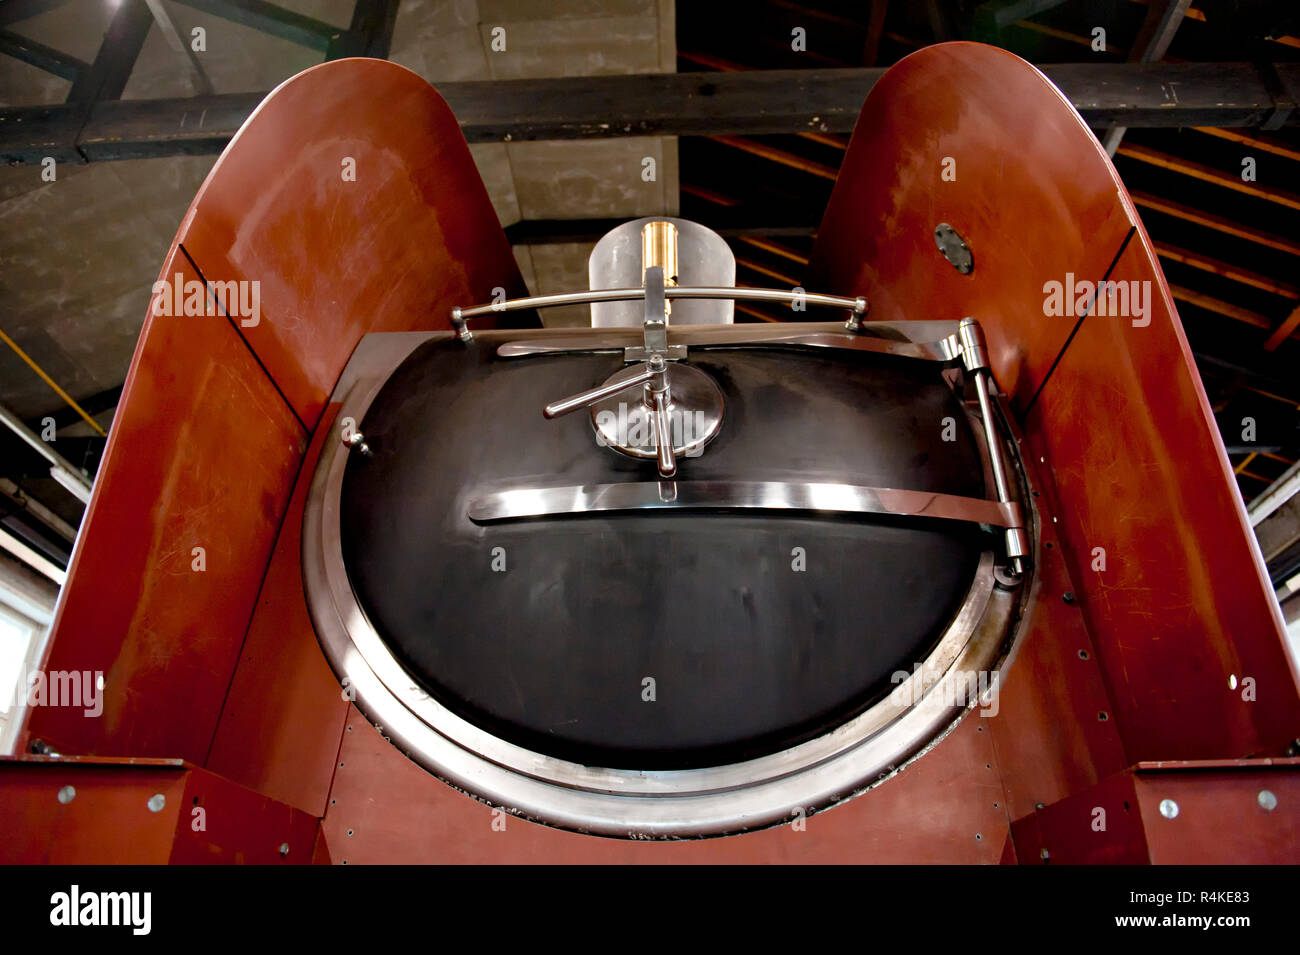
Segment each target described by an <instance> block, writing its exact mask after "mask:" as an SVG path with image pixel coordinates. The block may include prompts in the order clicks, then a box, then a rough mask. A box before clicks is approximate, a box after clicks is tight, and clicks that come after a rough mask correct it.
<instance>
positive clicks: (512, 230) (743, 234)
mask: <svg viewBox="0 0 1300 955" xmlns="http://www.w3.org/2000/svg"><path fill="white" fill-rule="evenodd" d="M705 219H706V220H707V221H705V222H704V224H705V225H707V226H708V227H709V228H710V229H712V230H713V231H714V232H716V233H718V235H720V236H722V237H723V238H724V239H746V238H768V239H770V238H788V237H798V236H810V235H812V234H813V233H815V232H816V231H817V223H815V222H812V223H803V222H785V223H779V222H773V221H770V219H766V220H762V221H760V220H752V221H746V220H744V219H741V218H739V217H734V216H731V217H729V216H727V215H726V214H725V213H716V214H713V215H710V216H707V217H705ZM625 222H627V220H626V219H524V220H521V221H519V222H515V223H512V224H511V225H508V226H506V228H505V232H506V238H507V239H509V240H510V244H511V245H562V244H572V243H581V242H595V241H597V240H598V239H599V238H600V237H601V236H603V235H604V234H605V233H607V232H609V230H610V229H613V228H615V227H616V226H620V225H623V224H624V223H625Z"/></svg>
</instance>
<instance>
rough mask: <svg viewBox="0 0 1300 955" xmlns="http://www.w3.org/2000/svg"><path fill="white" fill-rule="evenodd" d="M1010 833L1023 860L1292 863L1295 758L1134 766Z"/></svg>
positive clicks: (1298, 831) (1299, 815) (1298, 815)
mask: <svg viewBox="0 0 1300 955" xmlns="http://www.w3.org/2000/svg"><path fill="white" fill-rule="evenodd" d="M1262 793H1266V794H1267V795H1269V796H1271V797H1272V799H1271V800H1268V799H1266V800H1265V802H1261V794H1262ZM1166 800H1168V801H1169V803H1166ZM1162 803H1165V808H1166V811H1165V812H1162V811H1161V804H1162ZM1266 804H1267V805H1272V807H1273V808H1271V809H1270V808H1267V805H1266ZM1013 832H1014V834H1015V841H1016V848H1017V850H1018V851H1019V853H1020V858H1021V859H1022V860H1023V861H1025V862H1029V863H1049V864H1051V863H1063V864H1098V863H1123V864H1130V865H1131V864H1142V863H1147V862H1150V863H1154V864H1159V865H1206V864H1257V865H1268V864H1295V863H1297V862H1300V759H1278V760H1267V759H1264V760H1239V761H1235V762H1232V763H1225V762H1222V761H1192V762H1182V763H1163V764H1150V763H1140V764H1138V765H1137V766H1134V767H1132V768H1130V769H1127V770H1125V771H1124V772H1122V773H1119V774H1117V775H1115V776H1112V777H1110V778H1109V779H1106V780H1104V781H1103V782H1101V783H1099V784H1098V785H1097V786H1095V787H1092V788H1090V789H1087V790H1085V791H1083V792H1080V793H1078V794H1076V795H1074V796H1072V797H1070V798H1068V799H1065V800H1062V801H1061V802H1059V803H1057V804H1055V805H1051V806H1048V807H1047V808H1045V809H1044V810H1043V811H1041V812H1038V813H1035V814H1033V815H1031V816H1029V817H1027V818H1025V819H1020V820H1017V822H1016V823H1015V825H1014V826H1013ZM1044 850H1046V851H1044ZM1225 888H1227V887H1226V886H1225Z"/></svg>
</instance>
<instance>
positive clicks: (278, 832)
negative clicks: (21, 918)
mask: <svg viewBox="0 0 1300 955" xmlns="http://www.w3.org/2000/svg"><path fill="white" fill-rule="evenodd" d="M159 797H161V799H160V800H159ZM0 828H3V830H4V832H5V839H4V840H3V841H0V863H4V864H25V865H31V864H55V865H59V864H65V865H96V864H136V865H160V864H163V863H167V862H171V863H232V862H234V863H240V862H249V863H258V864H270V863H290V864H292V863H298V864H302V863H307V862H310V861H311V860H312V858H313V852H314V850H315V848H316V834H317V830H318V828H319V824H318V820H317V819H316V817H315V816H312V815H311V814H309V813H305V812H301V811H299V810H296V809H291V808H290V807H288V806H285V805H283V804H281V803H277V802H276V801H274V800H272V799H268V798H267V797H265V796H262V795H260V794H259V793H255V792H252V791H250V790H248V789H245V788H243V787H242V786H237V785H235V784H234V783H232V782H230V781H229V780H225V779H222V778H220V777H219V776H215V775H213V774H212V773H209V772H206V771H205V770H202V769H199V768H198V767H195V766H191V765H189V764H188V763H184V762H182V761H181V760H179V759H109V758H96V757H62V758H57V759H54V758H44V757H25V758H22V759H0ZM286 846H287V847H288V849H287V851H286V850H285V847H286Z"/></svg>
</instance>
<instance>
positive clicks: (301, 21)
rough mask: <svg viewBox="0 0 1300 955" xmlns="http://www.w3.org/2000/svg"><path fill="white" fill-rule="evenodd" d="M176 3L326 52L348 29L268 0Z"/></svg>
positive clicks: (181, 1)
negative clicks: (295, 11)
mask: <svg viewBox="0 0 1300 955" xmlns="http://www.w3.org/2000/svg"><path fill="white" fill-rule="evenodd" d="M176 2H177V3H179V4H181V5H183V6H186V7H192V8H193V9H195V10H199V11H201V12H203V13H207V14H210V15H211V16H214V17H220V18H221V19H223V20H229V21H231V22H232V23H238V24H239V25H240V26H246V27H252V28H253V29H254V30H260V31H261V32H263V33H269V34H270V35H271V36H277V37H279V38H280V39H282V40H288V41H289V42H290V43H297V44H298V45H299V46H305V47H309V48H310V49H313V50H319V51H320V52H322V53H324V52H326V51H327V50H328V49H329V45H330V43H331V42H332V41H334V40H337V39H339V38H340V37H341V36H342V35H343V34H344V32H345V31H344V29H343V28H342V27H336V26H334V24H332V23H326V22H325V21H323V20H317V19H315V18H314V17H308V16H303V15H302V14H301V13H294V12H293V11H292V10H286V9H284V8H283V7H277V6H276V5H275V4H273V3H266V2H264V0H176ZM363 2H364V0H363Z"/></svg>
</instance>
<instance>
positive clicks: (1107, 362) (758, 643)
mask: <svg viewBox="0 0 1300 955" xmlns="http://www.w3.org/2000/svg"><path fill="white" fill-rule="evenodd" d="M376 104H383V109H382V110H381V109H378V108H376ZM341 167H348V168H351V169H352V170H353V172H354V173H355V175H352V176H343V175H340V168H341ZM589 284H590V287H589V288H588V289H585V290H581V289H575V290H573V291H572V292H570V293H566V294H562V295H549V296H529V295H528V291H527V289H526V288H524V287H523V282H522V280H521V278H520V275H519V272H518V268H517V266H516V265H515V262H514V258H513V256H512V254H511V250H510V248H509V245H508V243H507V241H506V238H505V236H504V234H503V232H502V230H501V228H500V226H499V225H498V223H497V220H496V217H495V215H494V214H493V211H492V207H491V205H490V203H489V201H488V197H487V194H486V191H485V190H484V188H483V185H482V183H481V181H480V180H479V178H478V175H477V172H476V171H475V168H474V165H473V162H472V160H471V158H470V154H469V150H468V148H467V146H466V144H465V141H464V139H463V137H462V136H461V134H460V131H459V129H458V127H457V124H456V121H455V118H454V116H452V114H451V113H450V111H449V110H448V109H447V107H446V106H445V104H444V103H443V102H442V101H441V99H440V98H439V97H438V95H437V93H436V92H435V91H434V90H433V89H432V88H430V87H429V86H428V85H427V84H426V83H424V81H423V80H421V79H420V78H419V77H417V76H416V75H414V74H413V73H410V72H409V71H407V70H405V69H403V68H402V67H399V66H396V65H394V64H391V63H387V62H383V61H378V60H360V59H358V60H343V61H338V62H331V63H327V64H324V65H322V66H319V67H316V68H314V69H311V70H308V71H307V72H305V73H303V74H300V75H299V76H297V77H295V78H294V79H292V80H290V81H288V82H287V83H285V84H283V85H282V86H281V87H280V88H279V89H277V90H276V91H275V92H274V93H273V94H272V95H271V96H270V97H268V98H267V100H266V101H264V102H263V104H262V105H261V106H260V107H259V108H258V110H257V111H256V112H255V113H254V115H253V116H252V117H251V118H250V119H249V120H248V122H247V124H246V125H245V126H244V127H243V129H242V130H241V131H240V132H239V134H238V135H237V136H236V137H235V139H234V141H233V142H232V143H231V144H230V146H229V147H228V148H227V150H226V152H225V153H224V154H223V155H222V157H221V159H220V160H219V161H218V163H217V165H216V167H215V168H214V169H213V171H212V173H211V175H210V176H209V178H208V180H207V182H206V183H205V185H204V187H203V189H202V190H201V192H200V193H199V195H198V197H197V198H196V199H195V202H194V205H193V207H192V208H191V210H190V213H189V215H188V216H187V217H186V219H185V221H184V222H183V224H182V226H181V229H180V231H179V233H178V235H177V238H176V241H175V244H174V246H173V248H172V251H171V253H170V255H169V256H168V259H167V261H166V262H165V263H164V266H163V269H162V273H161V276H160V281H159V283H158V285H156V286H155V293H154V301H153V302H152V303H151V308H150V314H149V317H148V318H147V319H146V323H145V327H144V331H143V332H142V335H141V338H140V344H139V346H138V348H137V351H136V355H135V359H134V362H133V364H132V368H131V372H130V375H129V377H128V380H127V384H126V388H125V390H124V393H123V397H122V403H121V405H120V407H119V410H118V413H117V418H116V420H115V422H114V426H113V430H112V434H111V436H110V442H109V447H108V450H107V453H106V457H105V461H104V464H103V466H102V469H101V472H100V476H99V479H98V481H97V482H96V486H95V491H94V496H93V498H92V501H91V504H90V508H89V510H88V512H87V515H86V519H85V523H84V525H83V528H82V531H81V535H80V537H79V539H78V543H77V548H76V552H75V554H74V558H73V563H72V566H71V568H70V572H69V577H68V582H67V585H66V586H65V588H64V591H63V593H62V595H61V599H60V605H59V609H58V614H57V618H56V622H55V627H54V633H53V637H52V640H51V643H50V650H49V653H48V656H47V660H46V663H45V668H46V670H48V671H50V672H54V671H74V670H75V671H78V672H86V673H96V674H101V675H102V694H103V698H102V704H103V705H102V712H101V713H100V714H99V715H97V716H95V717H89V716H87V715H86V713H85V712H84V711H83V710H82V709H77V708H72V707H33V708H32V709H31V710H30V712H29V716H28V724H27V727H26V730H25V733H24V739H23V749H24V755H22V756H20V757H18V758H15V759H11V760H7V761H5V762H3V763H0V774H3V775H2V776H0V816H6V817H11V818H21V819H22V820H23V825H22V827H20V828H21V830H22V831H21V835H20V836H19V838H17V839H16V840H14V841H13V842H11V843H10V844H8V845H6V846H5V848H4V849H3V850H0V853H2V854H3V856H2V857H3V858H4V859H5V861H186V862H188V861H266V862H290V863H292V862H306V861H318V862H325V861H333V862H347V863H350V864H355V863H365V862H434V861H503V862H504V861H548V862H554V861H574V862H578V861H644V862H682V861H863V862H900V861H907V862H990V863H992V862H1020V863H1044V862H1053V861H1067V862H1069V861H1081V862H1211V861H1225V862H1230V861H1288V860H1289V861H1295V859H1296V858H1298V857H1300V822H1298V821H1300V808H1298V807H1300V770H1298V769H1297V767H1298V766H1300V759H1297V758H1296V756H1295V750H1294V741H1295V740H1296V738H1297V736H1300V690H1298V689H1297V676H1296V672H1295V669H1294V666H1293V664H1292V663H1291V661H1290V660H1289V659H1288V656H1287V653H1286V650H1285V646H1284V641H1283V635H1282V622H1281V617H1280V613H1279V611H1278V608H1277V605H1276V601H1275V599H1274V597H1273V594H1272V591H1271V588H1270V587H1269V585H1268V580H1267V576H1266V574H1265V572H1264V568H1263V563H1262V560H1261V558H1260V556H1259V552H1258V548H1257V547H1256V545H1255V543H1254V540H1253V537H1252V535H1251V533H1250V528H1249V524H1248V523H1247V520H1246V515H1245V511H1244V507H1243V505H1242V503H1241V501H1240V498H1239V495H1238V493H1237V490H1236V488H1235V486H1234V484H1233V482H1232V478H1231V472H1230V468H1229V466H1228V464H1227V460H1226V456H1225V454H1224V449H1223V446H1222V444H1221V441H1220V439H1219V437H1218V432H1217V430H1216V428H1215V424H1214V420H1213V416H1212V414H1211V411H1210V408H1209V406H1208V404H1207V402H1206V398H1205V395H1204V392H1203V390H1202V388H1201V385H1200V383H1199V379H1198V377H1197V373H1196V369H1195V367H1194V365H1193V363H1192V360H1191V357H1190V352H1189V350H1188V347H1187V343H1186V340H1185V338H1184V336H1183V332H1182V329H1181V326H1180V324H1179V321H1178V317H1177V313H1176V312H1175V310H1174V307H1173V304H1172V300H1171V298H1170V295H1169V291H1168V288H1167V286H1166V284H1165V282H1164V279H1163V277H1162V275H1161V273H1160V269H1159V266H1158V264H1157V261H1156V258H1155V255H1154V254H1153V252H1152V249H1151V244H1150V242H1149V240H1148V238H1147V236H1146V233H1145V231H1144V229H1143V227H1142V224H1141V221H1140V220H1139V218H1138V215H1137V212H1136V210H1135V209H1134V206H1133V204H1132V202H1131V201H1130V200H1129V198H1128V195H1127V193H1126V192H1125V190H1124V187H1123V185H1122V184H1121V183H1120V181H1119V179H1118V178H1117V176H1116V174H1115V171H1114V169H1113V168H1112V166H1111V165H1110V162H1109V161H1108V159H1107V158H1106V155H1105V153H1104V152H1103V151H1102V150H1101V149H1100V147H1099V146H1098V144H1097V142H1096V140H1095V139H1094V137H1093V136H1092V134H1091V133H1090V132H1089V130H1088V129H1087V127H1086V126H1085V125H1084V124H1083V122H1082V120H1081V119H1080V118H1079V116H1078V114H1077V113H1076V112H1075V111H1074V109H1073V108H1072V107H1071V106H1070V105H1069V103H1068V102H1067V101H1066V100H1065V99H1064V98H1063V97H1062V96H1061V95H1060V93H1059V92H1058V91H1057V90H1056V89H1055V88H1054V87H1053V86H1052V85H1051V83H1050V82H1049V81H1048V80H1047V79H1046V78H1044V77H1043V76H1042V74H1040V73H1039V72H1038V71H1037V70H1035V69H1034V68H1033V67H1032V66H1030V65H1028V64H1026V63H1024V62H1023V61H1021V60H1019V59H1017V58H1016V57H1014V56H1013V55H1011V54H1008V53H1005V52H1003V51H1000V50H997V49H994V48H991V47H984V46H980V45H977V44H970V43H953V44H942V45H939V46H935V47H930V48H927V49H925V50H922V51H920V52H918V53H916V54H914V55H913V56H910V57H908V58H906V59H905V60H903V61H901V62H900V63H899V64H898V65H897V66H895V67H894V68H893V69H891V70H890V71H889V72H888V73H887V74H886V75H885V77H884V78H883V79H882V80H880V81H879V83H878V84H877V85H876V87H875V88H874V89H873V90H872V92H871V94H870V96H869V98H868V99H867V101H866V103H865V105H864V107H863V110H862V114H861V116H860V118H859V121H858V124H857V127H856V130H855V132H854V136H853V140H852V142H851V144H850V146H849V149H848V152H847V154H846V157H845V161H844V164H843V167H842V169H841V172H840V175H839V179H838V181H837V183H836V187H835V191H834V194H833V196H832V198H831V201H830V204H829V206H828V208H827V210H826V213H825V216H824V218H823V221H822V225H821V228H820V230H819V233H818V239H817V247H816V252H815V254H814V258H813V262H812V265H811V266H810V270H809V274H808V275H807V276H806V278H805V284H804V286H801V287H798V288H793V289H755V288H745V287H738V286H736V284H735V263H734V260H733V259H732V257H731V253H730V251H729V250H728V248H727V245H726V243H725V241H723V240H722V239H721V238H720V237H719V236H718V235H716V234H715V233H713V232H712V231H711V230H709V229H707V228H706V227H704V226H702V225H700V224H698V223H694V222H688V221H685V220H681V219H675V218H672V217H651V218H648V219H643V220H638V221H635V222H630V223H627V224H625V225H623V226H620V227H619V228H617V229H615V230H614V231H613V232H611V233H610V234H609V235H607V236H606V237H605V238H604V239H602V240H601V241H600V242H599V243H597V245H596V247H595V249H594V250H593V252H592V255H591V261H590V283H589ZM178 287H179V288H180V289H181V290H186V289H197V290H198V295H197V298H196V299H195V301H198V300H202V301H203V302H204V303H205V304H204V305H203V307H202V308H198V309H195V310H191V309H189V308H188V306H187V305H185V303H186V302H188V301H189V298H188V297H187V296H188V292H185V293H184V294H182V292H178V291H177V289H178ZM736 301H763V302H768V303H776V304H778V305H779V306H782V307H788V308H789V318H790V321H788V322H780V323H757V324H742V323H737V322H735V321H734V312H733V303H734V302H736ZM575 303H589V304H590V306H591V314H592V322H591V327H589V328H546V327H543V325H542V323H541V321H540V320H539V311H543V310H544V309H545V308H547V307H549V306H553V305H572V304H575ZM69 790H71V791H72V795H71V796H68V795H67V794H68V791H69ZM65 797H66V798H65ZM197 810H204V812H203V813H202V814H201V815H202V817H203V819H204V825H203V826H202V827H197V826H196V825H195V824H194V823H195V820H197V819H198V818H199V816H200V814H199V813H198V812H197ZM1098 810H1100V816H1099V815H1098ZM1099 818H1100V819H1101V820H1102V823H1101V825H1100V826H1099V825H1098V819H1099ZM208 820H211V824H210V825H209V823H208ZM124 831H125V832H129V833H131V834H132V835H131V838H130V839H127V838H126V837H125V836H124V835H123V832H124ZM1225 831H1227V832H1230V833H1231V835H1232V838H1231V839H1228V840H1225V839H1224V838H1223V835H1224V833H1225ZM72 834H75V835H76V836H77V838H75V839H74V838H72Z"/></svg>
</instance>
